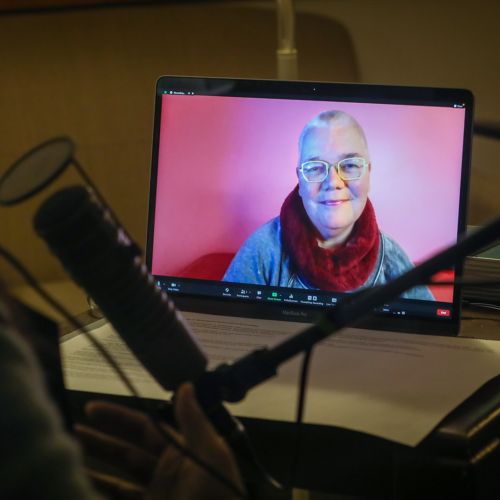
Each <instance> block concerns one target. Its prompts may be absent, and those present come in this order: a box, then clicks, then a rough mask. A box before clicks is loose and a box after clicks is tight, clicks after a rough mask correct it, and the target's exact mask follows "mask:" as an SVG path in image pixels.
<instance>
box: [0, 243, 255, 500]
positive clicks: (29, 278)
mask: <svg viewBox="0 0 500 500" xmlns="http://www.w3.org/2000/svg"><path fill="white" fill-rule="evenodd" d="M0 254H1V255H2V257H4V259H5V260H6V261H7V262H9V264H10V265H11V266H13V267H14V268H15V269H16V270H17V271H18V272H19V274H21V276H22V277H23V278H24V279H25V280H26V282H27V283H28V284H29V285H30V286H31V287H33V289H34V290H35V291H36V292H37V293H38V294H39V295H40V296H41V297H42V298H43V299H44V300H45V301H46V302H48V303H49V304H50V305H51V306H52V307H53V308H54V309H55V310H56V311H58V312H59V313H61V314H62V315H63V316H64V317H65V318H66V319H67V320H68V321H69V322H70V323H71V324H72V325H73V326H74V327H75V328H76V329H77V330H79V331H81V332H82V333H83V334H84V335H85V336H86V337H87V338H88V339H89V340H90V342H91V343H92V344H93V345H94V347H95V348H96V349H97V350H98V351H99V352H100V354H102V356H103V357H104V359H105V360H106V361H107V362H108V363H109V364H110V366H111V367H112V368H113V369H114V370H115V372H116V373H117V375H118V376H119V377H120V379H121V380H122V382H123V383H124V384H125V386H126V387H127V389H128V390H129V391H130V392H131V393H132V395H133V397H134V398H136V400H137V402H138V403H139V405H140V406H141V408H142V409H143V411H144V412H145V413H146V414H147V415H148V416H149V418H150V420H151V423H152V424H153V425H154V427H155V428H156V430H157V431H158V432H159V433H160V435H161V436H162V438H163V439H164V440H165V442H166V443H168V442H170V443H171V444H172V445H173V446H174V448H177V450H179V451H180V452H181V453H183V454H184V455H185V456H187V457H189V458H190V459H191V460H192V461H193V462H194V463H195V464H197V465H198V466H199V467H201V468H202V469H204V470H205V471H206V472H207V473H208V474H210V475H211V476H213V477H214V478H215V479H217V480H218V481H219V482H221V483H222V484H223V485H224V486H226V487H227V488H229V489H230V490H231V491H232V492H233V493H235V494H236V495H237V497H239V498H243V499H244V500H250V497H249V496H248V495H247V494H246V493H244V492H242V491H241V490H240V489H239V488H238V486H236V485H235V484H234V483H233V482H232V481H230V480H229V479H227V478H226V477H225V476H224V475H223V474H221V473H220V472H219V471H218V470H216V469H214V468H213V467H212V466H211V465H210V464H208V463H206V462H205V461H204V460H202V459H201V458H199V457H198V456H197V455H195V454H194V453H192V452H191V451H190V450H189V449H188V448H186V447H185V446H183V445H182V444H181V443H179V441H177V439H176V438H175V437H174V435H173V434H172V433H171V432H170V431H169V430H167V429H166V428H165V427H164V426H163V425H161V424H160V421H159V420H160V419H159V416H158V414H157V412H156V410H154V409H153V408H152V407H150V406H148V405H147V404H146V402H145V401H144V400H143V399H142V398H141V397H140V396H139V393H138V392H137V390H136V388H135V387H134V385H133V383H132V382H131V381H130V380H129V378H128V377H127V375H126V374H125V372H124V371H123V370H122V369H121V367H120V366H119V365H118V364H117V363H116V361H115V360H114V359H113V357H112V356H111V355H110V354H109V353H108V352H107V351H106V349H104V347H103V346H102V345H101V344H100V343H99V342H98V341H97V340H96V339H95V337H94V336H93V335H92V334H91V333H90V332H89V331H88V329H87V327H85V326H83V325H82V324H81V323H80V322H79V321H78V320H77V319H76V318H74V317H73V316H71V314H70V313H69V312H68V311H67V310H66V308H65V307H64V306H62V305H61V304H60V303H59V302H58V301H57V300H55V299H54V298H53V297H52V296H51V295H50V294H49V293H47V292H46V291H45V290H44V289H43V288H42V287H41V286H40V284H39V283H38V281H37V280H36V278H35V277H34V276H33V275H32V274H31V273H30V272H29V271H28V270H27V269H26V267H24V265H23V264H21V262H20V261H19V260H18V259H16V257H14V256H13V255H12V254H11V253H10V252H9V251H8V250H7V249H6V248H4V247H3V246H1V245H0Z"/></svg>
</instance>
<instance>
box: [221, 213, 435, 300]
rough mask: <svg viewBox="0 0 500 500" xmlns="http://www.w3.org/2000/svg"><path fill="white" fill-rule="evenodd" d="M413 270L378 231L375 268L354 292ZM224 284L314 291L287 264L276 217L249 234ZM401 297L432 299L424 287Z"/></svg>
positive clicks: (279, 225) (404, 256) (394, 243)
mask: <svg viewBox="0 0 500 500" xmlns="http://www.w3.org/2000/svg"><path fill="white" fill-rule="evenodd" d="M413 267H414V265H413V263H412V262H411V261H410V259H409V257H408V256H407V255H406V253H405V251H404V250H403V249H402V248H401V247H400V246H399V245H398V244H397V243H396V242H395V241H394V240H393V239H392V238H391V237H390V236H388V235H387V234H385V233H383V232H382V231H381V232H380V247H379V252H378V256H377V262H376V263H375V268H374V269H373V271H372V273H371V275H370V276H369V278H368V280H367V281H366V283H365V284H364V285H362V286H361V287H359V288H358V289H357V290H361V289H363V288H368V287H371V286H375V285H383V284H384V283H388V282H389V281H391V280H393V279H394V278H397V277H398V276H401V275H402V274H404V273H405V272H407V271H409V270H410V269H413ZM223 281H230V282H233V283H250V284H256V285H270V286H283V287H289V288H305V289H315V288H314V287H313V286H312V285H311V284H310V283H308V282H307V281H306V280H305V278H304V277H303V276H300V275H299V273H298V271H297V270H296V269H295V268H294V266H293V264H292V263H291V261H290V256H289V255H287V254H286V253H285V251H284V250H283V247H282V244H281V224H280V218H279V217H276V218H274V219H272V220H270V221H269V222H267V223H266V224H264V225H263V226H261V227H260V228H259V229H257V230H256V231H255V232H254V233H253V234H251V235H250V237H249V238H248V239H247V240H246V241H245V243H244V244H243V246H242V247H241V248H240V250H239V251H238V253H237V254H236V256H235V257H234V259H233V261H232V262H231V265H230V266H229V268H228V270H227V272H226V274H225V275H224V278H223ZM351 291H356V290H351ZM401 297H402V298H407V299H420V300H435V299H434V297H433V295H432V293H431V291H430V290H429V288H427V287H426V286H420V287H416V288H412V289H411V290H408V291H407V292H405V293H404V294H402V295H401Z"/></svg>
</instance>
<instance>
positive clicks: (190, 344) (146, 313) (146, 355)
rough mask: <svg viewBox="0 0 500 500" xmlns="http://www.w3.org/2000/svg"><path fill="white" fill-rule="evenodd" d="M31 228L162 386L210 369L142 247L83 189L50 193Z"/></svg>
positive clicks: (171, 385)
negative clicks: (156, 279) (155, 277)
mask: <svg viewBox="0 0 500 500" xmlns="http://www.w3.org/2000/svg"><path fill="white" fill-rule="evenodd" d="M34 227H35V231H36V233H37V234H38V235H39V236H40V237H41V238H43V239H44V240H45V242H46V243H47V244H48V246H49V248H50V250H51V251H52V253H53V254H55V255H56V256H57V257H58V259H59V260H60V261H61V263H62V264H63V266H64V267H65V268H66V270H67V271H68V272H69V274H70V275H71V277H72V278H73V279H74V281H75V282H76V283H77V284H78V285H80V286H81V287H82V288H84V289H85V290H86V292H87V293H88V294H89V295H90V296H91V297H92V299H93V300H94V301H95V303H96V304H97V305H98V306H99V308H100V309H101V310H102V312H103V313H104V314H105V316H106V317H107V318H108V320H109V321H110V323H111V324H112V325H113V326H114V328H115V329H116V331H117V332H118V333H119V334H120V336H121V337H122V338H123V340H124V341H125V343H126V344H127V345H128V346H129V348H130V349H131V350H132V351H133V353H134V354H135V355H136V356H137V358H138V359H139V360H140V361H141V363H142V364H143V365H144V366H145V367H146V368H147V370H149V372H150V373H151V375H153V377H154V378H155V379H156V380H157V381H158V383H159V384H160V385H161V386H162V387H163V388H164V389H166V390H169V391H173V390H175V389H176V388H177V387H178V386H179V385H180V384H181V383H182V382H186V381H193V382H194V381H196V380H197V379H198V378H199V377H200V376H201V374H202V373H204V372H205V368H206V366H207V362H208V360H207V356H206V354H205V353H204V352H203V350H202V347H201V346H200V344H199V343H198V341H197V339H196V337H195V335H194V334H193V332H192V331H191V329H190V327H189V326H188V324H187V323H186V322H185V320H184V319H183V318H182V316H181V314H180V312H179V311H178V310H177V309H176V307H175V306H174V304H173V302H172V301H171V300H170V299H169V298H168V297H167V294H166V293H165V292H162V291H160V290H159V289H158V288H157V287H156V286H155V284H154V281H153V278H152V276H151V275H149V273H148V271H147V269H146V266H144V265H142V264H141V261H140V253H141V252H140V249H139V247H138V246H137V245H136V244H135V243H133V242H131V241H130V239H129V238H128V237H127V236H126V235H125V233H124V231H123V230H122V229H121V228H118V227H117V226H116V225H115V224H114V223H113V222H112V221H111V220H110V218H109V215H108V214H106V211H105V209H103V208H102V207H101V206H100V205H98V204H97V203H96V202H95V201H94V200H93V198H92V196H91V194H90V193H89V191H88V190H87V189H86V188H84V187H82V186H73V187H69V188H65V189H62V190H61V191H58V192H57V193H55V194H54V195H52V196H51V197H50V198H49V199H48V200H46V201H45V202H44V203H43V204H42V206H41V207H40V208H39V209H38V211H37V213H36V214H35V218H34Z"/></svg>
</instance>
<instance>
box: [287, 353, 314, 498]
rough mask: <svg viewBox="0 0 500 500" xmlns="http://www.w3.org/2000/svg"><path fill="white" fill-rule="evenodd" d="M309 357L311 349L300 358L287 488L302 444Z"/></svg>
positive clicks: (294, 472) (291, 479) (295, 467)
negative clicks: (293, 438)
mask: <svg viewBox="0 0 500 500" xmlns="http://www.w3.org/2000/svg"><path fill="white" fill-rule="evenodd" d="M311 355H312V347H309V349H307V350H306V351H305V352H304V357H303V358H302V368H301V370H300V379H299V396H298V400H297V416H296V419H295V449H294V452H293V458H292V466H291V469H290V479H289V483H288V486H289V488H293V483H294V480H295V475H296V473H297V466H298V463H299V451H300V445H301V443H302V420H303V416H304V407H305V395H306V386H307V375H308V373H309V364H310V361H311Z"/></svg>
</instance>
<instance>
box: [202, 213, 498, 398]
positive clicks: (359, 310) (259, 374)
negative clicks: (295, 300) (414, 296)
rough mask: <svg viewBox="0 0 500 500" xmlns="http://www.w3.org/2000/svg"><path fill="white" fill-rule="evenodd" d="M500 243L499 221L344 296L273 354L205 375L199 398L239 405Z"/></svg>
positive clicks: (247, 358)
mask: <svg viewBox="0 0 500 500" xmlns="http://www.w3.org/2000/svg"><path fill="white" fill-rule="evenodd" d="M499 238H500V218H498V219H496V220H494V221H493V222H491V223H490V224H488V225H487V226H485V227H484V228H483V229H481V230H479V231H477V232H476V233H474V234H472V235H471V236H468V237H466V238H464V239H462V240H461V241H459V242H458V243H457V244H456V245H453V246H451V247H449V248H447V249H446V250H444V251H442V252H441V253H439V254H437V255H435V256H434V257H432V258H431V259H429V260H427V261H425V262H423V263H422V264H420V265H419V266H417V267H415V268H414V269H412V270H410V271H408V272H407V273H405V274H403V275H401V276H399V277H398V278H396V279H395V280H393V281H391V282H389V283H387V284H386V285H383V286H380V287H374V288H368V289H365V290H362V291H360V292H357V293H353V294H350V295H348V296H345V297H344V298H343V299H342V300H341V301H340V302H339V303H338V304H337V306H336V307H335V308H332V309H330V310H328V311H327V312H326V313H325V314H324V315H322V316H321V317H320V319H319V321H318V322H317V323H316V324H315V325H313V326H311V327H310V328H308V329H306V330H304V331H303V332H301V333H298V334H297V335H294V336H293V337H291V338H289V339H287V340H285V341H283V342H281V343H280V344H278V345H277V346H275V347H273V348H272V349H268V348H264V349H260V350H258V351H254V352H251V353H250V354H248V355H247V356H244V357H243V358H241V359H239V360H238V361H236V362H235V363H233V364H232V365H227V364H223V365H220V366H219V367H217V368H216V369H215V370H214V371H212V372H205V373H204V374H202V376H201V378H200V379H199V380H198V383H197V387H198V394H200V395H203V399H204V400H205V403H206V404H208V405H211V404H216V403H217V402H221V401H228V402H238V401H241V400H242V399H243V398H244V397H245V395H246V393H247V392H248V391H249V390H250V389H252V388H253V387H255V386H257V385H259V384H261V383H262V382H264V381H266V380H268V379H270V378H272V377H273V376H275V375H276V372H277V369H278V367H279V366H280V365H281V364H282V363H284V362H285V361H288V360H289V359H291V358H293V357H294V356H296V355H297V354H299V353H301V352H302V351H307V350H308V349H310V348H311V347H312V346H314V345H315V344H316V343H317V342H320V341H321V340H323V339H325V338H326V337H329V336H330V335H332V334H333V333H336V332H338V331H339V330H341V329H342V328H344V327H346V326H353V325H354V324H356V322H358V321H359V320H361V319H362V318H363V317H364V316H365V315H367V314H369V313H370V312H372V311H373V310H374V309H375V308H376V307H378V306H380V305H381V304H384V303H386V302H387V301H389V300H392V299H394V298H395V297H398V296H399V295H401V294H402V293H403V292H405V291H406V290H408V289H410V288H413V287H414V286H418V285H422V284H425V283H428V282H429V281H430V279H431V277H432V276H433V275H434V274H436V273H437V272H439V271H441V270H443V269H446V268H448V267H450V266H451V265H453V264H455V263H457V262H459V261H461V260H463V259H465V257H466V256H467V255H471V254H475V253H477V252H478V251H479V250H481V249H482V248H484V247H485V246H486V245H488V244H490V243H492V242H493V241H495V240H498V239H499Z"/></svg>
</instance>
